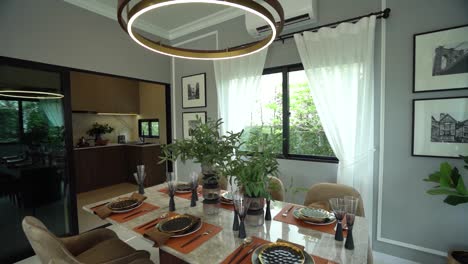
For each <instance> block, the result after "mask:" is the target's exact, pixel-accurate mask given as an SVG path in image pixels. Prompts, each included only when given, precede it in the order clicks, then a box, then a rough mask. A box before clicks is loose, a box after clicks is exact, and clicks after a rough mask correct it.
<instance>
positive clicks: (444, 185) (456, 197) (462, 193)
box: [424, 156, 468, 264]
mask: <svg viewBox="0 0 468 264" xmlns="http://www.w3.org/2000/svg"><path fill="white" fill-rule="evenodd" d="M460 157H461V158H462V159H463V160H464V162H465V164H466V165H465V166H464V167H465V169H467V170H468V156H460ZM424 181H427V182H435V183H437V184H438V186H436V187H434V188H432V189H430V190H428V191H427V193H428V194H431V195H447V197H446V198H445V199H444V202H445V203H447V204H450V205H452V206H456V205H460V204H464V203H468V190H467V188H466V186H465V182H464V181H463V176H462V175H460V173H459V171H458V169H457V168H456V167H452V166H450V164H449V163H448V162H444V163H442V164H440V169H439V170H438V171H436V172H435V173H432V174H431V175H429V177H428V178H427V179H424ZM448 263H449V264H463V263H468V251H467V250H454V251H450V252H449V253H448Z"/></svg>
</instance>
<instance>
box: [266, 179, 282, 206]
mask: <svg viewBox="0 0 468 264" xmlns="http://www.w3.org/2000/svg"><path fill="white" fill-rule="evenodd" d="M268 179H269V181H270V183H269V185H268V186H270V194H271V198H272V199H273V200H275V201H284V185H283V182H282V181H281V180H280V179H279V178H277V177H274V176H268Z"/></svg>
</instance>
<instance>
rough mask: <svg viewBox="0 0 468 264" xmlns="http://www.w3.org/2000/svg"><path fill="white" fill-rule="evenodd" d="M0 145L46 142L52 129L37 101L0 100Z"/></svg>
mask: <svg viewBox="0 0 468 264" xmlns="http://www.w3.org/2000/svg"><path fill="white" fill-rule="evenodd" d="M0 124H2V132H1V133H0V143H19V142H23V143H38V142H48V140H49V139H50V138H51V136H53V134H54V133H56V132H54V129H58V130H57V131H59V130H60V128H54V127H51V126H50V125H49V122H48V119H47V116H46V115H45V113H44V111H43V110H42V109H41V108H40V106H39V102H38V101H25V100H0Z"/></svg>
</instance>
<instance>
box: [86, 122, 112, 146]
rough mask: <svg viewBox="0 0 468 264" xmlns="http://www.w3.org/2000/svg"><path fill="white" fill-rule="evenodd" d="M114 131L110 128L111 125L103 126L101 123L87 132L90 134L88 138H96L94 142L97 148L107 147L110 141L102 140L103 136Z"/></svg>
mask: <svg viewBox="0 0 468 264" xmlns="http://www.w3.org/2000/svg"><path fill="white" fill-rule="evenodd" d="M112 131H114V128H113V127H111V126H109V124H105V125H101V124H99V123H94V124H93V126H92V127H91V129H89V130H88V131H87V132H86V134H88V136H91V137H94V141H95V144H96V145H97V146H104V145H107V143H108V142H109V140H104V139H102V135H104V134H107V133H112Z"/></svg>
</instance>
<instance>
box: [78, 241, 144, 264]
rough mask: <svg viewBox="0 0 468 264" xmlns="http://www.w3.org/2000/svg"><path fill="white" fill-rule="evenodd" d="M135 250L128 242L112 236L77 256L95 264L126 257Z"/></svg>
mask: <svg viewBox="0 0 468 264" xmlns="http://www.w3.org/2000/svg"><path fill="white" fill-rule="evenodd" d="M134 252H136V250H135V249H133V248H132V247H131V246H129V245H127V243H125V242H123V241H121V240H120V239H118V238H112V239H109V240H105V241H103V242H101V243H98V244H97V245H96V246H94V247H92V248H90V249H88V250H86V251H84V252H83V253H81V254H79V255H78V256H76V258H77V259H78V260H79V261H80V262H83V263H86V264H94V263H102V262H107V261H111V260H114V259H118V258H122V257H126V256H128V255H130V254H132V253H134Z"/></svg>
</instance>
